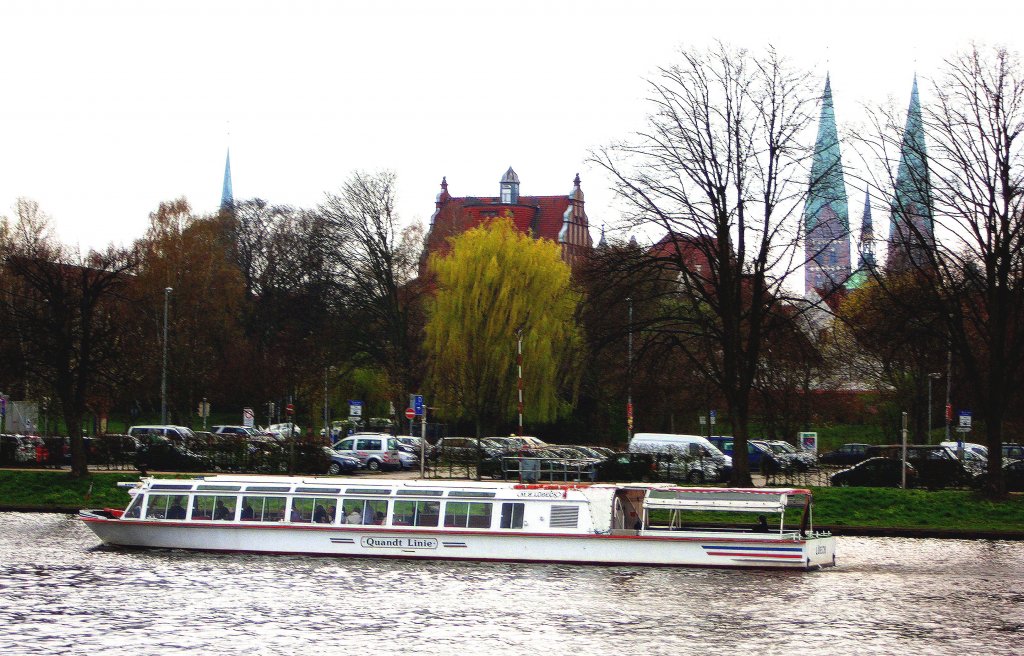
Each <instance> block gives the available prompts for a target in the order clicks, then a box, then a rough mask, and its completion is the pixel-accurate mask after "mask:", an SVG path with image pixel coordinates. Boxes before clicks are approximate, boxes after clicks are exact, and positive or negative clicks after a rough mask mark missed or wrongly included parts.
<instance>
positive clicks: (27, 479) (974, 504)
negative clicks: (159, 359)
mask: <svg viewBox="0 0 1024 656" xmlns="http://www.w3.org/2000/svg"><path fill="white" fill-rule="evenodd" d="M136 477H137V474H136V473H135V472H121V473H95V474H93V475H92V476H90V477H89V478H88V479H87V480H84V481H82V480H75V479H72V478H71V477H70V476H69V475H68V474H67V473H66V472H60V471H52V470H51V471H4V470H0V507H4V508H24V509H32V508H38V509H51V508H64V509H76V508H104V507H112V508H123V507H124V506H126V505H127V504H128V494H127V493H126V492H125V491H124V490H121V489H119V488H117V487H115V485H116V483H117V482H118V481H131V480H135V479H136ZM814 498H815V506H814V523H815V525H818V526H837V527H841V526H856V527H871V528H896V529H936V530H954V531H1016V532H1024V495H1020V494H1016V495H1011V498H1010V499H1009V500H1007V501H1001V502H992V501H987V500H984V499H982V498H980V497H978V496H977V495H976V494H975V493H973V492H969V491H963V490H944V491H937V492H928V491H926V490H894V489H885V488H849V487H846V488H816V489H815V495H814Z"/></svg>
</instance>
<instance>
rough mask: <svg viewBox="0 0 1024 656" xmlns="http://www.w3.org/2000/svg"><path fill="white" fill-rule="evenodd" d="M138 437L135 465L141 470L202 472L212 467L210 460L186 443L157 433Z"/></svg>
mask: <svg viewBox="0 0 1024 656" xmlns="http://www.w3.org/2000/svg"><path fill="white" fill-rule="evenodd" d="M138 439H139V446H138V448H137V449H136V451H135V465H136V467H138V468H139V469H140V470H146V469H157V470H164V471H187V472H201V471H208V470H209V469H210V462H209V460H207V459H206V458H204V457H203V456H201V455H199V454H198V453H195V452H194V451H192V450H191V449H189V448H188V447H186V446H185V445H184V443H179V442H175V441H172V440H171V439H170V438H167V437H164V436H163V435H157V434H149V435H142V436H140V437H139V438H138Z"/></svg>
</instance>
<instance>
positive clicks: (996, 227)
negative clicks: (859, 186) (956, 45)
mask: <svg viewBox="0 0 1024 656" xmlns="http://www.w3.org/2000/svg"><path fill="white" fill-rule="evenodd" d="M932 93H933V94H934V99H933V101H932V102H926V103H924V104H923V105H922V112H921V124H920V130H919V132H920V133H921V134H922V135H923V137H922V138H908V136H907V135H908V133H909V132H910V131H911V130H912V129H913V128H914V127H915V126H913V125H912V124H911V121H910V120H908V122H907V124H906V125H907V128H906V129H905V130H904V131H903V132H900V130H899V129H898V128H899V125H900V123H899V122H898V121H896V120H894V118H893V117H892V116H891V115H887V114H885V113H879V114H878V115H877V116H876V119H875V126H876V128H878V130H877V132H878V133H879V136H878V137H876V138H874V139H872V140H871V141H869V142H867V143H866V144H865V145H866V146H867V152H869V153H870V156H871V157H877V158H880V159H881V160H882V161H883V162H885V163H886V164H887V165H888V167H887V171H889V172H890V173H889V175H890V176H893V175H894V176H895V179H893V177H890V178H889V179H887V180H884V181H883V184H879V185H877V186H879V187H883V188H884V187H891V188H893V189H894V193H893V199H894V200H893V201H892V206H893V215H894V217H895V219H894V225H895V227H896V231H895V234H894V236H895V239H894V238H893V237H890V241H894V246H895V248H891V251H894V252H896V253H897V254H902V255H903V257H902V258H901V262H902V267H901V269H900V270H898V271H897V270H896V268H895V267H889V269H890V275H897V274H899V275H904V276H913V277H915V279H916V280H917V281H918V284H919V285H920V286H922V287H924V288H926V289H928V290H930V294H929V295H928V296H929V297H928V299H927V301H928V302H929V303H930V304H931V310H932V311H934V312H935V313H936V314H937V315H938V316H940V317H941V318H942V319H943V320H944V322H943V323H942V324H939V327H940V329H942V330H941V332H944V333H945V334H944V337H945V338H946V339H947V340H948V343H949V345H950V347H951V349H952V351H953V354H954V355H955V357H956V361H957V363H958V364H959V366H960V367H961V368H962V371H963V375H964V377H965V379H966V382H967V383H968V385H969V386H970V387H972V388H973V390H974V392H975V397H976V399H977V402H978V403H979V404H980V406H981V408H980V409H981V414H982V416H983V419H984V422H985V431H986V442H987V444H988V448H989V461H988V467H989V477H988V483H987V489H986V492H987V494H989V495H991V496H994V497H995V496H1001V495H1002V494H1004V493H1005V484H1004V481H1003V479H1002V468H1001V457H1002V455H1001V453H1002V451H1001V443H1002V436H1003V423H1004V421H1005V419H1006V416H1007V410H1008V407H1009V404H1010V402H1011V399H1012V395H1013V393H1014V390H1016V389H1017V388H1018V387H1019V386H1020V384H1021V382H1022V377H1024V204H1022V199H1024V146H1022V133H1024V69H1022V68H1021V62H1020V59H1019V57H1018V56H1017V55H1016V54H1014V53H1011V52H1009V51H1007V50H1006V49H1005V48H1002V47H993V48H980V47H977V46H975V47H973V48H972V49H970V50H969V51H967V52H964V53H962V54H958V55H956V56H954V57H952V58H950V59H949V60H947V61H946V63H945V67H944V70H943V71H942V73H941V74H940V76H939V77H938V78H937V79H936V80H935V81H934V85H933V89H932ZM912 109H913V106H912ZM925 138H927V141H928V143H929V144H930V146H928V147H927V148H926V145H925ZM897 154H898V155H899V156H900V157H901V162H903V161H906V160H907V159H908V158H913V160H912V161H915V162H923V163H924V166H918V167H916V168H914V167H911V170H910V171H909V173H910V175H907V173H908V170H907V167H904V166H902V165H901V166H900V167H897V166H896V165H895V162H896V156H897ZM929 202H930V203H931V206H930V207H929V206H928V203H929ZM929 218H930V219H931V221H928V220H927V219H929ZM921 219H925V220H921ZM932 230H934V233H932V232H930V231H932ZM884 283H885V280H884V278H883V284H884ZM941 332H940V334H941Z"/></svg>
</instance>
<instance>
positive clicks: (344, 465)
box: [323, 446, 363, 476]
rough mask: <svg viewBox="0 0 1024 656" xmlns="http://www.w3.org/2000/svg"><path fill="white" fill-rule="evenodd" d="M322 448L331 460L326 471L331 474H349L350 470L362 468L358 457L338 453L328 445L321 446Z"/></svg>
mask: <svg viewBox="0 0 1024 656" xmlns="http://www.w3.org/2000/svg"><path fill="white" fill-rule="evenodd" d="M323 450H324V453H325V454H327V457H328V458H329V459H330V461H331V464H329V465H328V466H327V473H328V474H329V475H331V476H337V475H339V474H351V473H352V472H355V471H359V470H360V469H362V468H363V463H362V462H361V461H360V460H359V458H356V457H353V456H347V455H345V454H343V453H338V452H337V451H335V450H334V449H332V448H331V447H329V446H325V447H323Z"/></svg>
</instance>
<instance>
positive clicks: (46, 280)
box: [0, 201, 135, 476]
mask: <svg viewBox="0 0 1024 656" xmlns="http://www.w3.org/2000/svg"><path fill="white" fill-rule="evenodd" d="M14 233H15V237H14V241H13V245H12V248H11V252H10V254H9V255H8V256H7V259H6V261H5V262H4V263H3V265H4V269H5V276H4V277H5V279H6V281H5V282H6V284H5V288H4V290H3V291H4V293H3V295H2V297H0V304H2V311H3V312H4V314H6V315H7V316H8V317H9V318H10V321H11V324H12V326H13V327H14V330H15V331H16V332H17V336H18V337H17V338H18V340H19V341H20V344H21V354H22V357H23V358H24V363H25V370H26V372H27V373H28V374H29V375H34V376H36V377H37V378H38V379H39V380H41V381H43V383H44V384H45V385H47V386H48V387H50V388H51V389H52V391H53V394H54V397H55V398H56V400H57V401H58V403H59V404H60V408H61V411H62V412H63V415H64V422H65V424H66V427H67V430H68V433H69V435H70V437H71V472H72V475H74V476H86V475H88V468H87V462H86V452H85V445H84V442H83V440H82V418H83V416H84V415H85V412H86V409H87V406H88V404H89V403H90V402H91V401H92V400H93V399H92V395H93V394H95V393H96V391H97V388H98V387H99V386H101V385H102V384H103V383H104V382H106V381H104V377H105V375H106V374H107V373H108V372H109V371H110V368H111V365H112V363H113V361H114V360H115V359H116V358H117V356H118V355H119V353H120V339H119V336H120V334H121V333H120V330H121V321H120V319H121V318H122V316H123V311H124V309H123V307H119V305H121V304H122V303H123V301H124V300H125V299H124V297H123V296H122V294H123V292H124V291H125V289H126V287H127V285H128V282H129V276H128V275H127V274H128V272H129V271H131V270H132V268H133V267H134V266H135V259H134V257H132V255H131V254H130V253H129V252H128V251H125V250H122V249H117V248H114V247H110V248H108V249H107V250H105V251H103V252H96V251H93V252H90V253H89V254H88V255H86V256H84V257H82V256H79V255H77V254H76V253H73V252H71V251H69V250H68V249H66V248H65V247H64V246H62V245H61V244H60V243H59V242H57V241H56V239H55V238H54V237H53V235H52V233H51V232H50V228H49V219H48V217H46V215H45V214H43V213H42V212H40V211H39V208H38V206H37V205H35V203H32V202H30V201H19V205H18V220H17V222H16V223H15V230H14Z"/></svg>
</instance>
